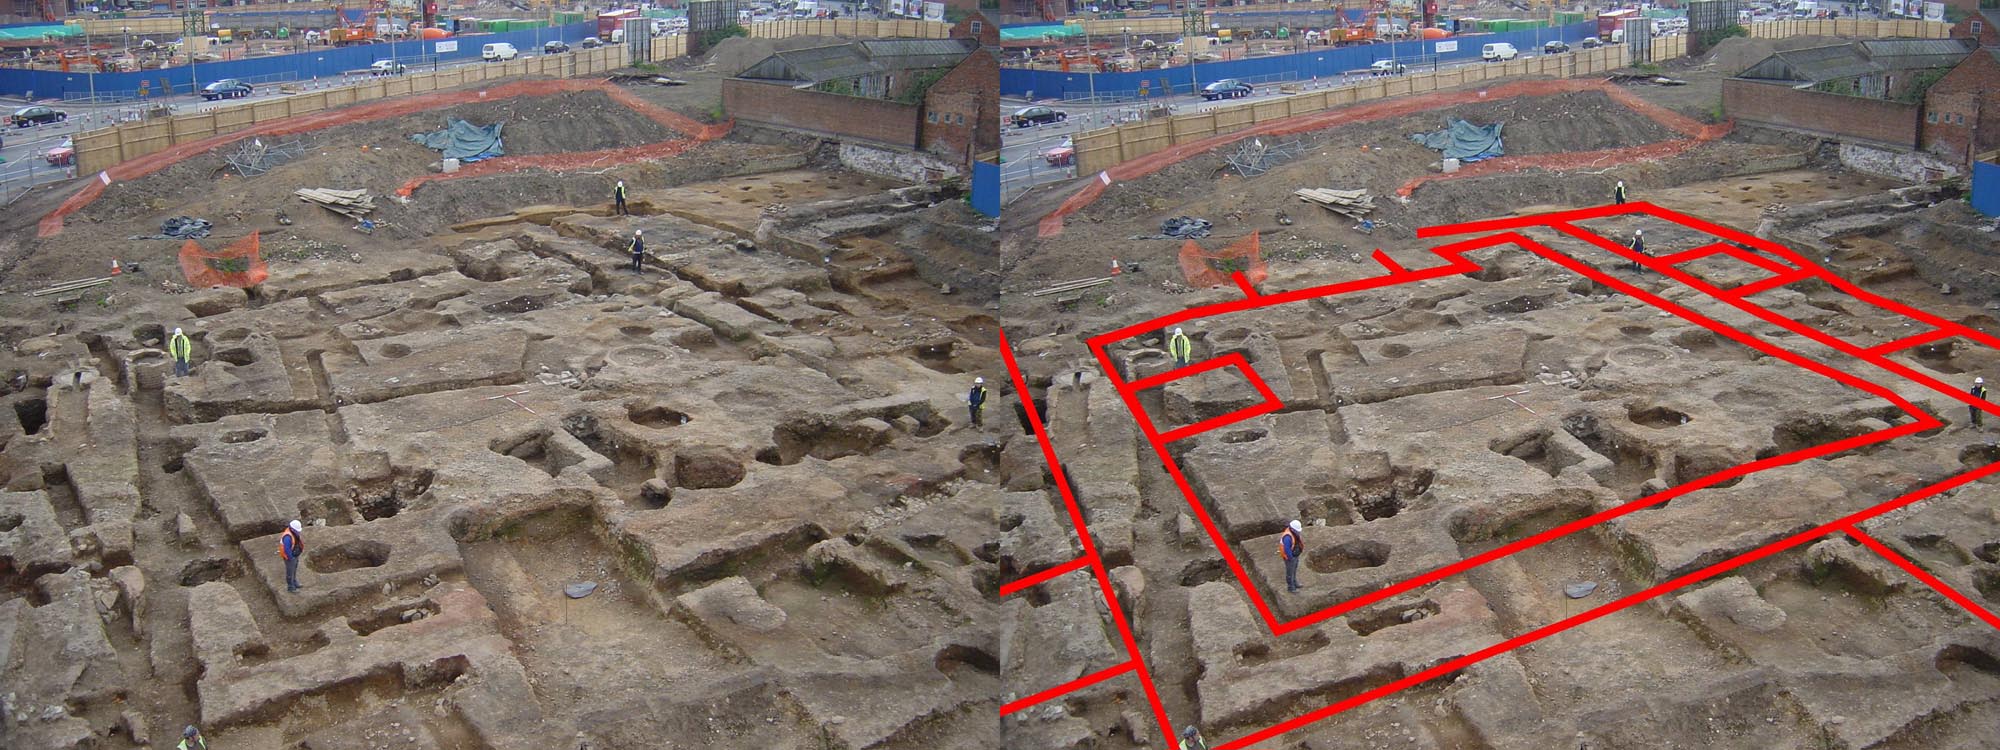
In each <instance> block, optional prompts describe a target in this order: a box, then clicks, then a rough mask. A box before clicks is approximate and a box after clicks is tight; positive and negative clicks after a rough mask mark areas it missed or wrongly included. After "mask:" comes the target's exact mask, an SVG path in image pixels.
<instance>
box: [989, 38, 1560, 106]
mask: <svg viewBox="0 0 2000 750" xmlns="http://www.w3.org/2000/svg"><path fill="white" fill-rule="evenodd" d="M1596 32H1597V25H1596V24H1595V23H1578V24H1571V25H1568V26H1561V27H1557V28H1549V29H1527V30H1523V31H1502V32H1496V33H1492V34H1469V35H1466V36H1460V37H1452V38H1450V39H1428V40H1423V41H1409V42H1390V43H1383V44H1366V45H1360V46H1355V47H1319V48H1316V49H1314V50H1312V51H1308V52H1297V53H1293V54H1289V55H1273V56H1270V57H1258V58H1251V59H1247V60H1229V61H1226V62H1212V63H1201V64H1199V65H1193V66H1181V67H1176V68H1168V69H1165V70H1145V71H1139V72H1134V73H1078V72H1072V73H1064V72H1062V71H1056V70H1027V69H1022V68H1001V69H1000V95H1001V96H1014V97H1028V98H1034V99H1065V98H1067V99H1076V98H1081V97H1085V96H1091V95H1095V96H1100V97H1101V96H1132V95H1135V94H1137V93H1138V92H1141V91H1144V92H1145V95H1147V96H1160V95H1164V94H1166V93H1167V92H1168V91H1170V90H1171V91H1177V92H1180V93H1187V92H1188V91H1190V90H1191V89H1192V88H1193V87H1194V86H1196V85H1197V84H1206V83H1211V82H1214V81H1216V80H1219V79H1223V78H1241V79H1245V80H1250V81H1269V80H1309V79H1312V78H1328V77H1337V76H1339V75H1341V74H1342V73H1346V72H1349V71H1356V70H1362V69H1365V68H1367V67H1368V66H1369V64H1371V63H1373V62H1375V61H1376V60H1402V61H1410V62H1415V61H1423V62H1426V63H1428V62H1430V61H1431V60H1433V59H1435V60H1437V61H1438V62H1441V63H1452V62H1462V61H1470V60H1477V59H1479V49H1480V47H1482V46H1484V45H1487V44H1494V43H1497V42H1508V43H1512V44H1513V45H1514V47H1515V48H1517V49H1519V50H1520V51H1521V53H1522V54H1525V55H1533V54H1540V52H1541V47H1542V44H1543V43H1545V42H1550V41H1563V42H1567V43H1569V44H1572V45H1574V44H1577V43H1578V42H1581V41H1582V40H1583V38H1584V37H1587V36H1592V35H1594V34H1595V33H1596ZM1440 43H1443V44H1445V46H1446V49H1445V50H1444V51H1442V52H1441V51H1439V50H1438V45H1439V44H1440ZM1452 47H1456V49H1452ZM1093 78H1094V79H1096V80H1095V81H1093V80H1091V79H1093Z"/></svg>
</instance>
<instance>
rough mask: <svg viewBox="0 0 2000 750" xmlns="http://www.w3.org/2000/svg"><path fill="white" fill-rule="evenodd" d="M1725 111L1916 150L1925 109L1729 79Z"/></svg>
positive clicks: (1724, 87)
mask: <svg viewBox="0 0 2000 750" xmlns="http://www.w3.org/2000/svg"><path fill="white" fill-rule="evenodd" d="M1722 109H1723V111H1724V112H1726V113H1728V115H1729V116H1730V117H1733V118H1736V119H1738V120H1744V121H1747V122H1753V123H1757V124H1760V125H1768V126H1773V127H1779V128H1785V129H1789V130H1802V131H1806V132H1809V133H1818V134H1821V135H1830V136H1838V137H1842V138H1855V139H1860V140H1863V141H1869V142H1873V143H1876V144H1881V145H1886V146H1896V147H1900V148H1905V149H1913V148H1916V146H1917V143H1918V134H1919V127H1918V126H1919V125H1921V124H1922V122H1921V116H1922V112H1923V106H1922V105H1920V104H1905V103H1902V102H1894V101H1887V100H1883V99H1868V98H1863V97H1859V96H1844V95H1841V94H1826V93H1821V92H1818V91H1809V90H1801V89H1795V88H1792V87H1791V86H1786V85H1784V84H1778V83H1760V82H1757V81H1750V80H1744V79H1741V78H1731V79H1729V80H1726V81H1723V82H1722Z"/></svg>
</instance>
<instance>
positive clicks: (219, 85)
mask: <svg viewBox="0 0 2000 750" xmlns="http://www.w3.org/2000/svg"><path fill="white" fill-rule="evenodd" d="M249 95H250V84H247V83H244V82H242V81H239V80H236V79H234V78H224V79H222V80H220V81H216V82H214V83H211V84H209V85H207V86H203V87H201V98H202V99H204V100H207V101H211V102H212V101H215V100H217V99H241V98H243V97H246V96H249Z"/></svg>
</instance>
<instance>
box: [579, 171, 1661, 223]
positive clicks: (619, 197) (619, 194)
mask: <svg viewBox="0 0 2000 750" xmlns="http://www.w3.org/2000/svg"><path fill="white" fill-rule="evenodd" d="M1619 184H1621V185H1622V184H1624V183H1619ZM611 197H612V199H613V200H616V201H617V202H618V215H619V216H624V215H626V214H627V213H630V212H629V211H626V210H625V181H624V180H619V181H618V187H616V188H612V190H611Z"/></svg>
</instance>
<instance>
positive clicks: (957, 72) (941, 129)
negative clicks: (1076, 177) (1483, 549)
mask: <svg viewBox="0 0 2000 750" xmlns="http://www.w3.org/2000/svg"><path fill="white" fill-rule="evenodd" d="M999 48H1000V29H999V28H998V27H997V26H995V25H994V24H993V23H992V22H991V21H989V20H988V19H987V18H986V17H985V16H983V15H980V14H973V15H972V16H969V17H967V18H966V19H964V20H962V21H960V22H959V23H958V24H956V25H955V26H954V27H953V28H952V30H951V34H950V38H949V39H946V40H873V41H865V42H853V43H850V44H845V45H831V46H827V47H815V48H811V49H803V50H789V51H784V52H779V53H776V54H774V55H772V56H771V57H769V58H766V59H764V60H762V61H759V62H758V63H757V64H755V65H752V66H750V67H749V68H748V69H746V70H745V71H744V72H743V73H742V74H741V75H740V76H738V77H736V78H731V79H729V80H726V81H724V82H723V84H722V106H723V110H724V111H726V112H728V113H729V115H730V116H731V117H734V118H737V119H739V120H742V121H744V122H747V123H752V124H758V125H765V126H769V127H777V128H783V129H787V130H796V131H801V132H807V133H814V134H819V135H829V136H834V137H838V138H852V139H856V140H858V141H866V142H869V143H872V144H875V145H881V146H891V147H895V148H898V149H904V150H910V151H923V152H926V153H929V154H932V155H935V156H936V157H938V158H940V159H942V160H944V161H945V162H948V163H951V164H957V165H961V166H962V167H963V168H965V169H970V167H971V164H972V161H973V158H974V156H975V155H977V154H981V153H985V152H987V151H993V150H997V149H999V148H1000V95H999V92H1000V61H999V58H998V57H997V52H998V50H999ZM919 85H927V88H925V89H924V92H923V95H922V96H921V97H918V96H916V93H915V88H914V87H916V86H919ZM899 100H900V101H899Z"/></svg>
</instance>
